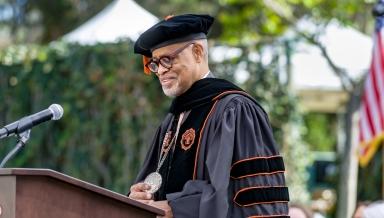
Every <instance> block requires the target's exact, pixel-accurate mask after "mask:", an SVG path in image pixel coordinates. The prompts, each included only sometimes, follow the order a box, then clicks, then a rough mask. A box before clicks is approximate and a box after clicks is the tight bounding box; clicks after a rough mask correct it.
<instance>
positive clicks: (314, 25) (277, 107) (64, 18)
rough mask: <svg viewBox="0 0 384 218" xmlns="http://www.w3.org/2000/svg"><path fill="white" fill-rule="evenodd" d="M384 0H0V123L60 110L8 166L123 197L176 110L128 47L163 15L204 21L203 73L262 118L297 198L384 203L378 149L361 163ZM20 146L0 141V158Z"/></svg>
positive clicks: (312, 202)
mask: <svg viewBox="0 0 384 218" xmlns="http://www.w3.org/2000/svg"><path fill="white" fill-rule="evenodd" d="M380 2H381V1H377V0H337V1H335V0H256V1H255V0H210V1H204V0H189V1H184V0H136V1H134V0H113V1H112V0H97V1H96V0H55V1H52V0H0V125H1V126H4V125H6V124H8V123H10V122H12V121H15V120H17V119H19V118H21V117H23V116H25V115H28V114H32V113H35V112H38V111H40V110H42V109H45V108H47V107H48V106H49V105H50V104H52V103H58V104H60V105H62V106H63V108H64V111H65V112H64V116H63V118H62V119H61V120H59V121H57V122H49V123H45V124H42V125H40V126H39V127H38V128H34V129H33V130H32V132H31V139H30V141H29V142H28V144H27V145H26V146H25V148H23V150H21V151H20V152H19V153H18V154H17V155H16V156H15V157H14V158H13V159H12V160H10V161H9V162H8V163H7V165H6V167H17V168H20V167H25V168H49V169H53V170H56V171H59V172H62V173H65V174H68V175H70V176H73V177H76V178H79V179H81V180H84V181H87V182H90V183H93V184H96V185H99V186H102V187H105V188H107V189H110V190H113V191H116V192H119V193H122V194H125V193H127V192H128V190H129V187H130V185H131V182H132V181H133V179H134V178H135V176H136V173H137V171H138V169H139V168H140V165H141V163H142V160H143V158H144V155H145V153H146V150H147V148H148V146H149V144H150V143H151V137H152V135H153V134H154V131H155V129H156V128H157V126H158V125H159V123H160V121H161V119H162V118H163V117H164V115H165V113H166V112H167V109H168V106H169V103H170V101H171V99H168V98H166V97H165V96H163V94H162V92H161V91H160V90H161V88H160V86H159V84H158V81H157V79H156V78H155V76H154V75H152V76H146V75H144V74H143V72H142V71H143V68H142V60H141V57H140V56H138V55H134V54H133V42H134V41H135V40H136V39H137V37H138V36H139V34H140V33H142V32H143V31H145V30H146V29H147V28H148V27H150V26H152V25H153V24H154V23H156V22H158V21H159V19H163V18H164V17H165V16H167V15H170V14H174V15H178V14H182V13H208V14H210V15H212V16H214V17H215V23H214V25H213V28H212V30H211V32H210V34H209V45H210V59H211V60H210V65H211V70H212V71H213V72H214V74H215V75H216V76H217V77H220V78H226V79H228V80H231V81H233V82H235V83H236V84H237V85H239V86H240V87H242V88H243V89H245V90H246V91H248V92H249V93H251V94H252V95H253V96H254V97H255V98H256V99H257V100H258V101H259V102H260V103H261V105H262V106H263V107H264V108H265V109H266V111H267V112H268V114H269V116H270V120H271V124H272V126H273V129H274V133H275V137H276V140H277V142H278V144H279V145H280V150H281V153H282V154H283V157H284V160H285V164H286V178H287V182H288V185H289V188H290V197H291V201H292V202H297V203H301V204H304V205H306V206H308V207H310V208H312V209H313V210H315V211H317V212H318V213H320V214H323V215H324V216H325V217H351V215H352V212H353V211H354V209H355V207H356V203H357V202H359V201H365V200H369V201H375V200H379V199H383V196H384V185H383V167H382V166H383V156H384V155H383V154H384V152H383V151H382V148H381V147H380V146H379V145H380V143H382V142H380V141H378V143H376V144H377V145H376V146H375V149H373V150H372V152H370V157H369V158H368V159H369V161H367V162H366V163H365V164H362V165H360V166H359V165H358V159H359V153H358V147H359V146H360V145H359V143H360V142H359V131H360V130H359V128H358V122H359V108H360V106H361V103H362V102H361V99H362V93H364V81H365V78H366V76H367V75H368V74H369V72H370V64H371V60H372V48H373V47H374V46H375V42H374V40H373V38H372V35H373V34H374V32H375V16H374V15H373V14H372V9H373V8H374V7H375V5H376V7H377V5H378V4H379V3H380ZM377 94H378V95H379V96H382V95H384V93H382V92H378V93H377ZM381 116H382V117H383V116H384V115H383V114H382V115H381ZM379 135H380V134H379ZM383 135H384V132H383V129H381V137H382V138H383V137H384V136H383ZM377 139H380V138H377ZM16 141H17V140H16V138H7V139H2V140H1V141H0V158H1V159H2V158H3V157H5V155H6V154H7V153H8V152H9V151H10V150H11V149H12V148H13V147H14V145H15V144H16ZM361 158H362V157H361V155H360V159H361ZM363 158H364V157H363Z"/></svg>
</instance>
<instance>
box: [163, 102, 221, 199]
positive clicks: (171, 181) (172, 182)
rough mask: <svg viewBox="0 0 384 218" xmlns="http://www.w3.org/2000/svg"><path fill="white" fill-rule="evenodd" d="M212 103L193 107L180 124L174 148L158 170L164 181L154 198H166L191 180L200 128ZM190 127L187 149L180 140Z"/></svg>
mask: <svg viewBox="0 0 384 218" xmlns="http://www.w3.org/2000/svg"><path fill="white" fill-rule="evenodd" d="M213 103H214V102H211V104H205V105H203V106H200V107H197V108H194V109H193V110H192V111H191V112H190V114H189V115H188V117H187V119H186V120H185V122H184V123H183V124H182V125H181V127H180V131H179V135H178V137H177V140H176V142H177V144H176V147H175V150H174V151H172V150H171V151H169V152H170V153H169V157H167V159H166V160H165V162H164V165H163V167H162V168H161V169H160V171H159V173H160V174H161V175H162V177H163V178H164V181H163V184H162V186H161V187H160V189H159V191H158V192H157V193H156V195H155V199H156V200H166V194H169V193H175V192H180V191H182V189H183V187H184V184H185V183H187V181H189V180H192V177H193V170H194V164H195V157H196V150H197V145H198V142H199V139H200V138H199V137H200V130H201V128H202V126H203V123H204V120H205V118H206V116H207V115H208V113H209V111H210V109H211V108H212V106H213ZM190 129H193V130H194V131H195V138H194V142H193V144H192V145H191V146H190V148H189V149H187V150H184V149H182V147H181V140H182V137H183V134H184V133H185V132H186V131H187V130H190Z"/></svg>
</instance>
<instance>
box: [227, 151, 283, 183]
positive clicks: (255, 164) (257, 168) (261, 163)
mask: <svg viewBox="0 0 384 218" xmlns="http://www.w3.org/2000/svg"><path fill="white" fill-rule="evenodd" d="M284 170H285V168H284V162H283V158H282V157H281V156H276V157H271V158H255V159H249V160H245V161H241V162H238V163H235V164H234V165H233V166H232V169H231V177H232V178H234V179H237V178H241V177H245V176H250V175H255V174H263V173H273V172H277V171H284Z"/></svg>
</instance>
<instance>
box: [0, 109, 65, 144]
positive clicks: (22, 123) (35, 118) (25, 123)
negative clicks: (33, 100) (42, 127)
mask: <svg viewBox="0 0 384 218" xmlns="http://www.w3.org/2000/svg"><path fill="white" fill-rule="evenodd" d="M63 114H64V110H63V108H62V107H61V106H60V105H59V104H52V105H51V106H49V108H47V109H45V110H42V111H40V112H37V113H35V114H32V115H29V116H26V117H23V118H21V119H20V120H18V121H16V122H13V123H11V124H8V125H6V126H4V127H3V128H1V129H0V139H1V138H5V137H9V136H12V135H15V134H20V133H23V132H25V131H27V130H29V129H31V128H32V127H33V126H36V125H38V124H40V123H43V122H45V121H48V120H59V119H60V118H61V117H62V116H63Z"/></svg>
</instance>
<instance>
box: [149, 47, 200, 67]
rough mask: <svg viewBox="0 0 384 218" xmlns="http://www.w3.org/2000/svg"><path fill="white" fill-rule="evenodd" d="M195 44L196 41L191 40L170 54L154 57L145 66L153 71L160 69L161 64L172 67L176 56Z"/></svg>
mask: <svg viewBox="0 0 384 218" xmlns="http://www.w3.org/2000/svg"><path fill="white" fill-rule="evenodd" d="M193 44H195V42H189V43H187V44H185V45H184V46H182V47H180V48H178V49H176V51H174V52H172V53H171V54H169V55H163V56H161V57H160V58H152V59H151V60H150V61H149V62H148V63H147V64H146V65H145V66H146V67H148V68H149V70H151V71H152V72H153V73H157V71H159V64H161V66H163V67H165V68H167V69H171V67H172V63H173V60H174V59H175V58H176V56H177V55H178V54H180V52H182V51H183V50H184V49H186V48H187V47H188V46H190V45H193Z"/></svg>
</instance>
